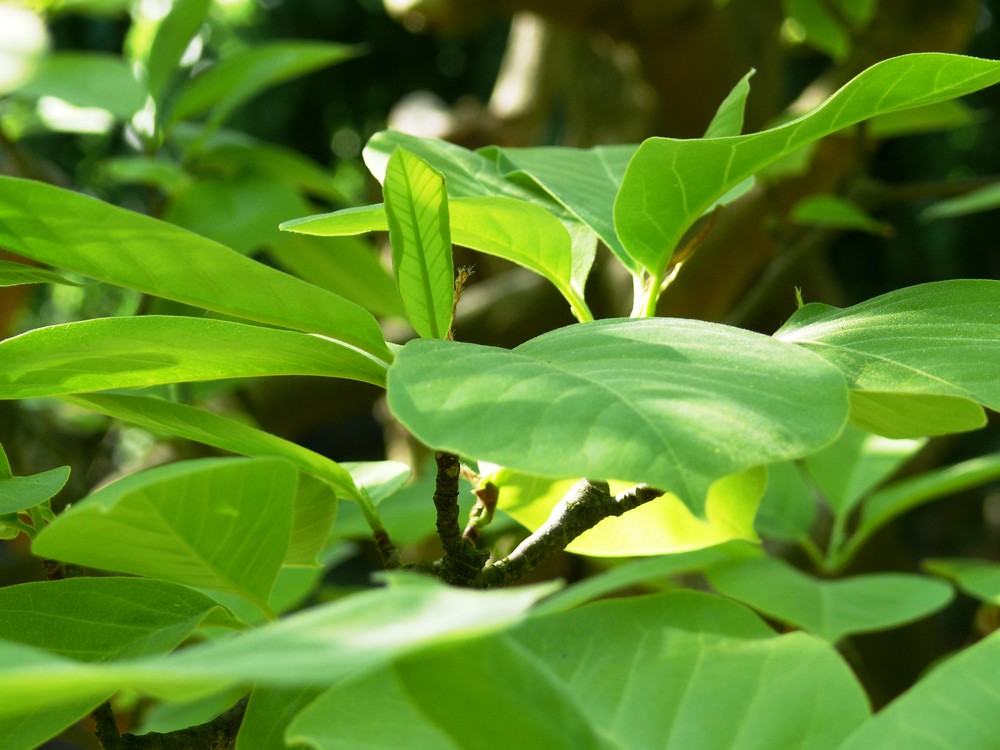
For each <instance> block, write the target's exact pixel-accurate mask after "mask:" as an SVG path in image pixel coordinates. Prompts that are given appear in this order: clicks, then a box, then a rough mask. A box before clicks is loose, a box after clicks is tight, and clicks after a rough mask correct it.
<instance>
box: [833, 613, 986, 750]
mask: <svg viewBox="0 0 1000 750" xmlns="http://www.w3.org/2000/svg"><path fill="white" fill-rule="evenodd" d="M998 673H1000V631H998V632H994V633H993V634H992V635H990V636H989V637H988V638H986V639H984V640H982V641H980V642H979V643H977V644H975V645H973V646H969V647H968V648H966V649H964V650H963V651H962V652H961V653H959V654H956V655H955V656H952V657H951V658H950V659H948V660H947V661H945V662H944V663H943V664H941V665H939V666H938V667H936V668H935V669H934V670H933V671H932V672H931V673H930V674H928V675H925V676H924V677H923V678H922V679H921V680H920V681H919V682H918V683H917V684H916V685H915V686H914V687H912V688H910V689H909V690H908V691H907V692H906V693H903V695H902V696H901V697H899V698H897V699H896V700H895V701H893V702H892V703H890V704H889V705H888V706H887V707H886V708H884V709H882V710H881V711H879V713H877V714H876V715H875V716H874V717H872V718H871V719H869V720H868V721H867V722H865V723H864V724H862V725H861V727H860V728H859V729H858V730H857V731H855V732H854V733H853V734H852V735H851V736H850V738H849V739H848V740H847V741H846V742H845V743H844V744H843V745H841V746H840V747H839V748H838V750H896V749H897V748H903V747H905V748H906V750H993V748H995V747H996V742H997V737H998V736H1000V711H997V688H996V675H997V674H998Z"/></svg>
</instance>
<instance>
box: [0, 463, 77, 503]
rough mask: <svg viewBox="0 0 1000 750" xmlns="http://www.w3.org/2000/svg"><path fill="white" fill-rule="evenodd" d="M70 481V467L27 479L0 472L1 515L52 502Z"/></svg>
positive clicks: (45, 472) (63, 467) (51, 470)
mask: <svg viewBox="0 0 1000 750" xmlns="http://www.w3.org/2000/svg"><path fill="white" fill-rule="evenodd" d="M68 479H69V467H68V466H60V467H59V468H57V469H49V470H48V471H43V472H41V473H39V474H31V475H29V476H26V477H14V476H4V473H3V472H2V471H0V514H3V513H16V512H18V511H22V510H27V509H28V508H34V507H35V506H36V505H38V504H40V503H44V502H45V501H46V500H50V499H51V498H53V497H55V496H56V494H57V493H58V492H59V490H61V489H62V488H63V486H65V484H66V480H68Z"/></svg>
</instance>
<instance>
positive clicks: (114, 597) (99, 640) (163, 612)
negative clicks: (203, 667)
mask: <svg viewBox="0 0 1000 750" xmlns="http://www.w3.org/2000/svg"><path fill="white" fill-rule="evenodd" d="M206 619H207V620H209V621H211V622H214V623H215V624H223V623H227V622H229V621H231V620H232V616H231V615H228V614H226V613H225V612H224V611H223V610H222V608H221V607H219V605H218V604H216V603H215V602H214V601H213V600H212V599H210V598H209V597H207V596H205V595H204V594H199V593H198V592H197V591H192V590H191V589H189V588H187V587H186V586H178V585H176V584H173V583H166V582H165V581H154V580H150V579H146V578H67V579H65V580H60V581H44V582H36V583H22V584H18V585H15V586H6V587H4V588H0V638H3V639H6V640H8V641H16V642H18V643H24V644H26V645H29V646H35V647H36V648H41V649H45V650H46V651H51V652H53V653H55V654H59V655H60V656H67V657H69V658H72V659H78V660H80V661H108V660H110V659H119V658H126V657H132V656H143V655H145V654H155V653H161V652H166V651H170V650H172V649H173V648H174V647H175V646H177V645H178V644H179V643H181V642H182V641H183V640H184V639H185V638H187V637H188V635H190V633H191V632H192V631H193V630H194V629H195V628H197V627H198V626H199V625H200V624H202V623H203V622H204V621H206Z"/></svg>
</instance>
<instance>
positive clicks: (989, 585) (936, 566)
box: [921, 558, 1000, 606]
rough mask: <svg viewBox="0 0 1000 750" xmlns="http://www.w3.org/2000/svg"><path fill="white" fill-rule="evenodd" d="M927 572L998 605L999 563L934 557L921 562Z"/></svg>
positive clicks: (967, 592)
mask: <svg viewBox="0 0 1000 750" xmlns="http://www.w3.org/2000/svg"><path fill="white" fill-rule="evenodd" d="M921 565H922V567H923V569H924V570H926V571H927V572H928V573H933V574H934V575H938V576H941V577H942V578H947V579H949V580H951V581H954V582H955V585H957V586H958V588H960V589H961V590H962V591H963V592H964V593H966V594H968V595H969V596H972V597H975V598H976V599H979V600H980V601H981V602H985V603H986V604H992V605H994V606H1000V565H998V564H997V563H995V562H989V561H987V560H976V559H961V558H934V559H928V560H924V561H923V563H921Z"/></svg>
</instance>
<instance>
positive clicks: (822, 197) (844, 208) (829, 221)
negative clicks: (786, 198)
mask: <svg viewBox="0 0 1000 750" xmlns="http://www.w3.org/2000/svg"><path fill="white" fill-rule="evenodd" d="M790 218H791V219H792V221H794V222H795V223H796V224H805V225H807V226H813V227H821V228H824V229H845V230H856V231H859V232H867V233H869V234H877V235H880V236H882V237H889V236H891V235H892V233H893V228H892V225H891V224H886V223H885V222H884V221H878V220H877V219H873V218H872V217H871V215H870V214H868V212H867V211H865V210H864V209H863V208H861V207H860V206H859V205H858V204H856V203H854V202H853V201H851V200H848V199H847V198H844V197H843V196H840V195H831V194H827V193H814V194H813V195H810V196H808V197H806V198H803V199H802V200H800V201H799V202H798V203H796V204H795V205H794V206H793V207H792V211H791V214H790Z"/></svg>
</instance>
